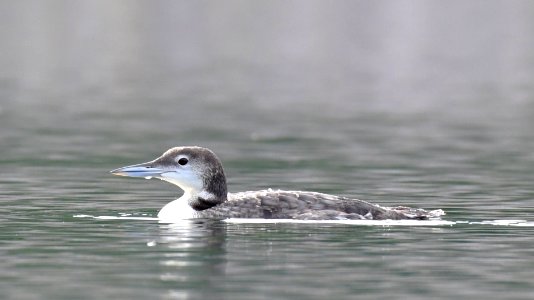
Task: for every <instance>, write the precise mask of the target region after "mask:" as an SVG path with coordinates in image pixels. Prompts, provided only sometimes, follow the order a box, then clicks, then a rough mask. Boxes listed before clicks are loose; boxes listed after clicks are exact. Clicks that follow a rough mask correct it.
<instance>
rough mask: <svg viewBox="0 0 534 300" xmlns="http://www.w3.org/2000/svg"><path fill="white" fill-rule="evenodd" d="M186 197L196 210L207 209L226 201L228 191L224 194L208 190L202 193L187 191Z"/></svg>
mask: <svg viewBox="0 0 534 300" xmlns="http://www.w3.org/2000/svg"><path fill="white" fill-rule="evenodd" d="M183 197H184V198H187V203H188V204H189V206H191V208H193V209H194V210H196V211H201V210H205V209H208V208H212V207H214V206H216V205H219V204H221V203H223V202H225V201H226V199H227V196H226V193H225V194H224V195H221V194H219V195H217V194H214V193H212V192H209V191H207V190H204V191H202V192H200V193H187V192H186V193H185V194H184V196H183Z"/></svg>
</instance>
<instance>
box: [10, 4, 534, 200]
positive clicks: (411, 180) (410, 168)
mask: <svg viewBox="0 0 534 300" xmlns="http://www.w3.org/2000/svg"><path fill="white" fill-rule="evenodd" d="M0 5H1V7H0V8H1V9H0V14H1V15H0V19H1V26H0V40H1V47H0V51H1V53H0V126H1V128H2V130H1V132H0V143H1V148H0V154H1V155H0V157H1V158H0V160H1V161H2V162H3V163H7V164H11V165H12V166H16V167H14V168H12V169H16V170H17V171H15V174H17V175H18V176H19V179H20V181H28V180H29V179H28V178H29V177H31V178H33V177H35V176H37V177H38V178H41V180H51V182H52V183H53V184H51V183H46V184H44V185H47V188H46V191H44V192H46V193H50V192H52V193H54V192H57V190H58V189H57V187H58V186H57V185H58V184H60V183H61V182H63V183H65V181H68V182H73V181H77V182H88V181H90V180H94V181H95V185H96V187H102V186H103V185H104V186H105V185H106V183H104V182H105V181H108V182H115V181H114V180H118V179H116V178H113V179H112V178H105V179H104V177H105V176H107V174H105V172H107V170H108V169H112V168H115V167H118V166H120V165H122V164H130V163H136V162H139V160H149V159H152V158H154V157H155V156H157V155H159V154H160V153H162V152H163V151H164V150H166V149H167V148H170V147H172V146H177V145H201V146H205V147H209V148H212V149H213V150H214V151H215V152H216V153H218V154H219V156H221V157H222V159H223V161H225V165H226V167H227V172H228V173H229V174H230V176H231V178H234V180H232V179H231V180H230V185H231V189H233V190H236V189H237V190H242V189H254V188H265V187H269V186H275V187H278V186H280V187H282V188H299V189H315V190H320V191H335V192H341V193H345V194H349V195H357V196H367V197H374V198H375V199H377V200H378V201H382V200H385V201H386V202H388V201H391V198H393V199H395V197H397V198H398V197H400V199H402V198H403V197H404V196H406V199H413V197H418V196H419V195H420V196H421V197H424V198H425V199H428V198H437V199H436V201H437V202H438V203H439V204H438V203H435V204H434V203H431V206H439V205H442V204H443V205H445V206H447V205H450V204H451V202H452V203H453V204H452V206H454V207H457V203H454V202H455V200H454V199H455V198H462V197H463V195H462V194H460V195H451V194H450V193H451V191H453V190H454V191H455V192H456V190H455V188H454V187H455V184H457V190H461V192H462V193H465V192H466V191H467V190H468V189H477V190H478V195H479V196H480V192H483V193H484V192H487V191H488V190H492V191H490V192H488V194H489V195H488V197H496V198H495V199H494V200H498V201H502V198H503V197H504V198H509V197H510V195H509V194H508V192H509V191H508V190H507V188H506V186H507V185H508V184H509V183H510V182H513V183H516V184H517V183H518V182H524V183H526V182H528V181H532V180H531V179H532V174H531V170H532V167H533V161H534V154H533V150H534V142H533V140H534V139H533V137H534V134H533V133H532V132H533V131H532V128H534V97H533V93H534V83H533V80H532V78H534V77H533V75H534V74H533V73H534V51H533V50H534V49H533V48H534V24H533V23H534V21H533V20H534V4H533V3H532V2H531V1H467V2H465V1H332V2H330V1H112V2H109V1H31V0H27V1H2V2H0ZM39 166H47V167H48V168H46V169H43V174H40V175H38V174H37V173H36V171H35V168H36V167H39ZM66 166H68V167H69V168H70V169H69V168H66ZM25 167H28V168H29V169H28V170H27V171H24V168H25ZM54 167H57V168H58V169H56V170H54V169H53V168H54ZM93 167H94V169H93ZM288 170H289V171H288ZM69 172H70V173H69ZM91 172H94V173H91ZM251 172H252V173H253V174H254V176H253V177H252V178H251V177H250V173H251ZM15 174H13V172H10V174H7V173H5V174H3V176H5V177H11V178H13V177H16V176H15ZM41 175H42V176H41ZM510 176H512V177H513V179H512V178H511V177H510ZM521 176H523V177H521ZM525 176H526V177H525ZM121 180H123V179H121ZM496 180H502V181H503V182H497V183H496V182H495V181H496ZM103 181H104V182H103ZM123 182H124V181H121V184H122V183H123ZM288 182H289V183H288ZM136 183H137V182H136ZM421 184H426V186H421ZM496 185H502V186H501V188H497V187H496ZM136 186H137V185H136ZM145 188H146V187H145ZM502 188H504V190H503V189H502ZM169 189H170V188H169ZM513 189H514V191H515V192H517V191H518V190H520V189H517V187H515V188H513ZM528 193H529V195H531V192H530V191H529V192H528ZM382 195H384V197H385V198H384V199H381V197H382ZM415 195H418V196H415ZM522 195H523V196H524V193H523V194H522ZM440 197H446V198H447V199H446V200H447V201H443V200H445V199H442V198H440ZM388 198H389V199H388ZM451 198H452V199H451ZM458 201H459V202H464V201H463V199H462V200H458ZM409 204H413V203H409ZM416 204H420V203H417V202H416ZM491 209H493V208H491Z"/></svg>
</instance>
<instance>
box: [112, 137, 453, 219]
mask: <svg viewBox="0 0 534 300" xmlns="http://www.w3.org/2000/svg"><path fill="white" fill-rule="evenodd" d="M111 173H112V174H114V175H119V176H129V177H144V178H147V179H150V178H158V179H161V180H165V181H167V182H170V183H172V184H175V185H177V186H178V187H180V188H181V189H182V190H183V191H184V194H183V195H182V197H180V198H179V199H176V200H174V201H172V202H170V203H168V204H167V205H165V206H164V207H163V208H162V209H161V210H160V212H159V213H158V218H159V219H160V220H161V221H163V222H173V221H178V220H181V219H187V218H220V219H225V218H265V219H300V220H346V219H357V220H358V219H372V220H385V219H393V220H400V219H415V220H428V219H439V216H441V215H444V214H445V213H444V212H443V211H442V210H440V209H438V210H433V211H426V210H423V209H415V208H410V207H404V206H398V207H381V206H379V205H376V204H371V203H369V202H366V201H362V200H358V199H351V198H347V197H339V196H334V195H328V194H322V193H315V192H305V191H282V190H271V189H268V190H261V191H249V192H241V193H228V192H227V188H226V177H225V175H224V170H223V167H222V164H221V161H220V160H219V158H217V156H216V155H215V153H213V152H212V151H211V150H209V149H206V148H202V147H175V148H171V149H169V150H167V151H166V152H165V153H163V155H162V156H160V157H159V158H156V159H155V160H153V161H149V162H146V163H142V164H137V165H132V166H127V167H123V168H119V169H115V170H113V171H111Z"/></svg>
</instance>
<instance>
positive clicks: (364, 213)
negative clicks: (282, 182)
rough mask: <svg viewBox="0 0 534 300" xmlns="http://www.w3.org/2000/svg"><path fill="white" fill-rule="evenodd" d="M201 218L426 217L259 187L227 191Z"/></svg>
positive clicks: (342, 199)
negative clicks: (245, 190)
mask: <svg viewBox="0 0 534 300" xmlns="http://www.w3.org/2000/svg"><path fill="white" fill-rule="evenodd" d="M197 214H198V215H197V216H198V217H203V218H264V219H298V220H336V219H349V220H361V219H369V220H385V219H392V220H400V219H417V220H426V219H428V218H429V217H432V215H429V213H428V212H427V211H425V210H423V209H413V208H409V207H402V206H399V207H394V208H388V207H381V206H378V205H375V204H371V203H369V202H366V201H362V200H358V199H351V198H347V197H339V196H334V195H328V194H322V193H315V192H306V191H282V190H262V191H251V192H241V193H235V194H229V195H228V200H227V201H225V202H223V203H221V204H219V205H216V206H214V207H212V208H209V209H206V210H203V211H198V212H197Z"/></svg>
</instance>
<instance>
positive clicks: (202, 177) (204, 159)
mask: <svg viewBox="0 0 534 300" xmlns="http://www.w3.org/2000/svg"><path fill="white" fill-rule="evenodd" d="M111 173H113V174H115V175H120V176H130V177H145V178H151V177H154V178H159V179H162V180H165V181H168V182H170V183H172V184H175V185H177V186H179V187H180V188H181V189H183V190H184V192H186V193H189V194H190V195H191V196H192V197H196V198H199V199H201V202H202V200H207V201H209V202H212V203H215V202H216V203H220V202H223V201H225V200H226V194H227V190H226V177H225V176H224V170H223V167H222V164H221V161H220V160H219V158H217V156H216V155H215V153H213V152H212V151H211V150H209V149H207V148H202V147H175V148H171V149H169V150H167V151H166V152H165V153H163V155H162V156H160V157H158V158H157V159H155V160H153V161H149V162H146V163H142V164H138V165H133V166H128V167H124V168H119V169H116V170H113V171H111ZM200 206H202V204H199V207H198V209H203V208H202V207H200ZM211 206H213V205H211ZM193 208H195V207H193ZM195 209H197V208H195Z"/></svg>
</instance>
